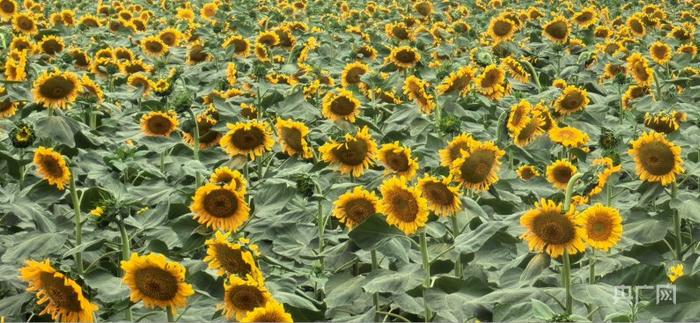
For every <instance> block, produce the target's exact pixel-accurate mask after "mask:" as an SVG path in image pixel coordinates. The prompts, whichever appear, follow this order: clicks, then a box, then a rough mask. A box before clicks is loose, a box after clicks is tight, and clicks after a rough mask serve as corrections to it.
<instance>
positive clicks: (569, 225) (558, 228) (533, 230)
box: [520, 199, 586, 257]
mask: <svg viewBox="0 0 700 323" xmlns="http://www.w3.org/2000/svg"><path fill="white" fill-rule="evenodd" d="M575 212H576V211H575V209H574V208H571V209H570V210H569V212H567V213H566V214H565V213H563V211H562V205H561V203H555V202H554V201H551V200H545V199H541V200H540V202H538V203H535V208H534V209H531V210H529V211H527V212H525V214H523V215H522V216H521V217H520V225H522V226H523V227H525V229H526V230H527V231H526V232H525V233H523V235H522V236H520V238H521V239H524V240H525V241H527V243H528V248H529V249H530V250H532V251H537V252H546V253H547V254H549V255H550V256H552V257H559V256H561V255H562V254H564V251H566V252H568V253H569V254H570V255H573V254H576V253H578V252H580V251H583V250H585V248H586V243H585V240H584V239H583V237H584V235H585V233H584V232H583V229H582V228H581V227H580V226H578V225H577V224H576V222H575V220H574V219H575V218H576V214H575Z"/></svg>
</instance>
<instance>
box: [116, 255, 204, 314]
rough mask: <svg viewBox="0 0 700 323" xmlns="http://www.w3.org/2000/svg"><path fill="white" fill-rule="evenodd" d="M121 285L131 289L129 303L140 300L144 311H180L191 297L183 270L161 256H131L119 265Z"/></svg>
mask: <svg viewBox="0 0 700 323" xmlns="http://www.w3.org/2000/svg"><path fill="white" fill-rule="evenodd" d="M121 268H122V270H124V278H123V280H124V283H126V285H127V286H128V287H129V289H130V290H131V296H130V298H131V301H132V302H134V303H136V302H139V301H143V304H144V306H145V307H146V308H156V307H159V308H168V307H170V308H173V309H175V308H179V307H185V306H187V297H189V296H191V295H192V294H194V290H193V289H192V285H190V284H188V283H186V282H185V267H184V266H182V265H181V264H179V263H177V262H173V261H170V260H168V259H166V258H165V256H163V255H162V254H159V253H151V254H148V255H145V256H141V255H139V254H138V253H132V254H131V258H129V260H128V261H127V260H124V261H122V262H121Z"/></svg>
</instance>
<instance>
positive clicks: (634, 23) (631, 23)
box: [627, 13, 647, 38]
mask: <svg viewBox="0 0 700 323" xmlns="http://www.w3.org/2000/svg"><path fill="white" fill-rule="evenodd" d="M627 27H628V28H629V30H630V31H632V34H633V35H635V36H636V37H639V38H641V37H644V35H646V34H647V29H646V27H645V26H644V22H642V15H641V14H640V13H636V14H634V15H632V16H631V17H629V18H628V19H627Z"/></svg>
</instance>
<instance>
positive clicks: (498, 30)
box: [493, 19, 513, 37]
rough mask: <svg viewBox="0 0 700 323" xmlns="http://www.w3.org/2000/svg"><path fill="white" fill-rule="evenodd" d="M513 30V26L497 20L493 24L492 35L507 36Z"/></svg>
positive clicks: (507, 22)
mask: <svg viewBox="0 0 700 323" xmlns="http://www.w3.org/2000/svg"><path fill="white" fill-rule="evenodd" d="M512 30H513V24H512V23H511V22H510V21H508V20H506V19H498V20H496V21H495V22H494V24H493V33H494V34H495V35H496V36H498V37H503V36H506V35H508V34H509V33H510V32H511V31H512Z"/></svg>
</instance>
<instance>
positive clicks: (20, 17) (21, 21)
mask: <svg viewBox="0 0 700 323" xmlns="http://www.w3.org/2000/svg"><path fill="white" fill-rule="evenodd" d="M12 27H13V28H14V30H15V31H16V32H20V33H23V34H28V35H35V34H36V33H38V32H39V27H38V25H37V21H36V18H35V17H34V16H33V14H32V13H30V12H20V13H17V14H15V15H14V16H13V17H12Z"/></svg>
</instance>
